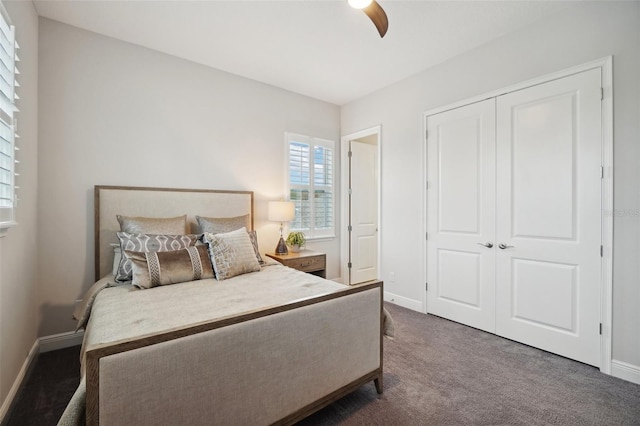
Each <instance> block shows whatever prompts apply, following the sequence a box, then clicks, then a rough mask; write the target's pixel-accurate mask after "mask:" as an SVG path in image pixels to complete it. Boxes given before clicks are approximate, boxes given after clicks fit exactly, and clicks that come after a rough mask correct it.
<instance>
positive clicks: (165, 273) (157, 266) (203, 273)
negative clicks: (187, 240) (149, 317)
mask: <svg viewBox="0 0 640 426" xmlns="http://www.w3.org/2000/svg"><path fill="white" fill-rule="evenodd" d="M124 255H125V256H126V257H127V259H128V260H129V261H130V262H131V265H132V269H133V279H132V280H131V284H133V285H134V286H136V287H138V288H141V289H144V288H151V287H158V286H161V285H169V284H177V283H183V282H186V281H195V280H201V279H205V278H213V267H212V266H211V260H210V259H209V251H208V249H207V246H206V245H201V246H197V247H187V248H184V249H181V250H172V251H162V252H148V253H144V252H139V251H129V250H125V251H124Z"/></svg>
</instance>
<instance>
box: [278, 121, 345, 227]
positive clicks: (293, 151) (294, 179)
mask: <svg viewBox="0 0 640 426" xmlns="http://www.w3.org/2000/svg"><path fill="white" fill-rule="evenodd" d="M286 142H287V145H286V149H287V159H288V162H287V167H288V176H289V179H288V184H289V188H288V190H289V198H290V199H291V201H293V202H294V203H295V206H296V217H295V219H294V220H293V221H292V222H291V223H290V227H291V230H295V231H302V232H304V233H305V235H306V237H307V238H322V237H333V236H334V235H335V226H334V209H333V206H334V194H335V191H334V179H333V175H334V168H333V164H334V162H333V155H334V142H333V141H330V140H325V139H318V138H312V137H309V136H302V135H296V134H292V133H287V135H286Z"/></svg>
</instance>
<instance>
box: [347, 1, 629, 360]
mask: <svg viewBox="0 0 640 426" xmlns="http://www.w3.org/2000/svg"><path fill="white" fill-rule="evenodd" d="M609 55H613V68H614V71H613V78H614V83H613V84H614V167H615V173H614V208H615V217H614V228H615V229H614V247H613V268H614V275H613V291H614V303H613V358H614V359H615V360H618V361H622V362H625V363H629V364H631V365H632V366H635V368H636V369H638V371H640V309H639V305H640V285H638V283H640V267H639V266H638V265H639V264H640V262H639V260H640V215H639V214H638V212H640V190H639V188H640V184H639V182H640V167H638V165H639V164H640V143H639V141H640V84H638V81H639V80H638V76H640V2H620V3H618V2H586V3H576V4H575V5H573V6H571V7H570V8H569V9H567V11H566V12H565V13H563V14H560V15H558V16H554V17H551V18H548V19H544V20H542V21H539V22H537V23H535V24H533V25H531V26H529V27H527V28H525V29H523V30H521V31H519V32H516V33H514V34H510V35H507V36H505V37H503V38H500V39H497V40H495V41H493V42H491V43H488V44H486V45H484V46H482V47H480V48H477V49H474V50H473V51H471V52H468V53H466V54H463V55H460V56H458V57H456V58H454V59H452V60H450V61H448V62H445V63H443V64H441V65H439V66H436V67H433V68H431V69H429V70H426V71H424V72H422V73H419V74H417V75H416V76H414V77H411V78H409V79H406V80H404V81H402V82H399V83H397V84H394V85H392V86H390V87H388V88H385V89H383V90H380V91H378V92H376V93H373V94H371V95H369V96H366V97H364V98H362V99H359V100H357V101H355V102H352V103H350V104H348V105H345V106H344V107H343V108H342V134H349V133H353V132H356V131H359V130H361V129H366V128H369V127H372V126H374V125H379V124H381V125H382V171H381V173H382V184H383V188H382V194H383V195H382V197H383V203H382V218H383V220H382V223H381V232H382V239H383V240H384V242H385V244H384V247H382V256H381V258H382V271H383V278H384V279H386V281H385V291H387V292H390V293H393V294H394V295H396V296H399V297H398V299H399V300H402V301H404V302H405V304H406V305H410V306H414V307H415V306H417V307H420V306H421V305H422V299H423V295H424V281H423V276H424V275H423V267H424V259H423V258H421V254H422V251H423V250H422V246H423V239H424V235H423V234H422V233H421V232H420V230H421V229H422V226H423V217H422V211H423V206H422V205H421V204H422V200H423V196H422V193H423V163H422V155H423V154H422V153H423V151H422V148H423V147H422V144H423V140H424V137H423V120H422V117H423V114H424V113H425V112H426V111H428V110H431V109H434V108H437V107H439V106H444V105H448V104H451V103H453V102H457V101H462V100H464V99H467V98H470V97H474V96H479V95H482V94H484V93H488V92H491V91H493V90H498V89H500V88H503V87H508V86H510V85H512V84H516V83H520V82H523V81H526V80H529V79H532V78H535V77H538V76H542V75H545V74H549V73H553V72H556V71H560V70H562V69H565V68H569V67H573V66H577V65H581V64H583V63H587V62H589V61H592V60H596V59H600V58H603V57H606V56H609ZM390 272H395V275H396V282H395V283H392V282H390V280H388V278H389V274H390ZM597 314H598V313H596V315H597Z"/></svg>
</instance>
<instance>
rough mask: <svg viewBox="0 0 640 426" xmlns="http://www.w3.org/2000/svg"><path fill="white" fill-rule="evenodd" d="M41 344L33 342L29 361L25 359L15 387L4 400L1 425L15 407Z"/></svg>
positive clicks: (15, 381) (14, 382)
mask: <svg viewBox="0 0 640 426" xmlns="http://www.w3.org/2000/svg"><path fill="white" fill-rule="evenodd" d="M39 343H40V341H39V340H37V339H36V341H35V342H33V346H32V347H31V350H30V351H29V353H28V354H27V359H25V360H24V363H23V364H22V368H21V369H20V372H19V373H18V377H16V379H15V380H14V381H13V386H11V389H9V393H8V394H7V397H6V398H5V399H4V402H3V403H2V407H1V408H0V424H4V422H5V420H6V419H5V416H6V415H7V414H8V413H9V411H10V409H11V406H12V405H13V400H14V399H15V397H16V395H17V394H18V391H19V390H20V386H22V382H23V380H24V378H25V376H26V375H27V372H28V371H29V368H30V367H31V363H32V362H33V361H34V360H35V358H36V357H37V356H38V354H39V353H40V352H39Z"/></svg>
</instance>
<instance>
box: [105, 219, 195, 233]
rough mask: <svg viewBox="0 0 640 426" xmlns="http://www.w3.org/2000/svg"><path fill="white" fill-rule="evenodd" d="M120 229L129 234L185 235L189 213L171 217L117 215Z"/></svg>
mask: <svg viewBox="0 0 640 426" xmlns="http://www.w3.org/2000/svg"><path fill="white" fill-rule="evenodd" d="M116 218H117V219H118V222H119V223H120V231H122V232H127V233H129V234H153V235H184V234H185V230H186V229H187V215H184V216H178V217H169V218H159V217H129V216H120V215H116Z"/></svg>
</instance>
